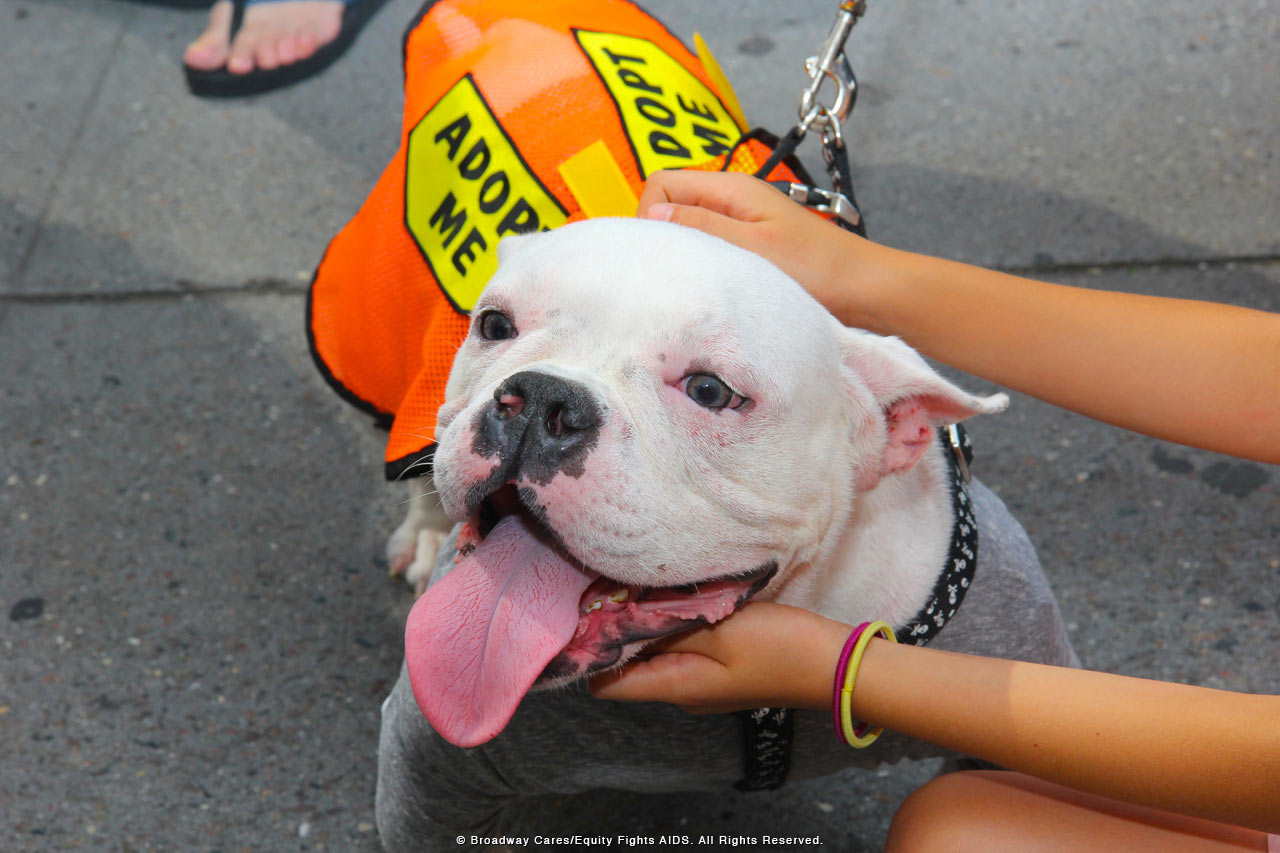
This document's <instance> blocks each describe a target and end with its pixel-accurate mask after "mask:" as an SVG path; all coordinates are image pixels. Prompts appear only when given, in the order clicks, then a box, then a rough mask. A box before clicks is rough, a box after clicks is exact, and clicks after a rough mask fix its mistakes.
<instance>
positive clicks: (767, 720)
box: [733, 424, 978, 791]
mask: <svg viewBox="0 0 1280 853" xmlns="http://www.w3.org/2000/svg"><path fill="white" fill-rule="evenodd" d="M941 439H942V446H943V448H944V449H945V452H946V455H947V460H948V462H949V464H948V465H947V470H948V471H950V473H951V477H950V480H951V507H952V511H953V514H954V516H955V522H954V523H953V524H952V526H951V549H950V552H949V553H948V554H947V560H946V563H945V564H944V565H943V568H942V573H941V574H940V575H939V576H938V582H937V583H936V584H934V587H933V592H932V593H930V595H929V600H928V601H926V602H925V604H924V607H922V608H920V612H919V613H917V614H916V615H915V616H913V617H912V618H911V619H909V620H908V621H907V623H906V624H905V625H903V626H901V627H896V626H895V629H894V630H895V633H896V634H897V635H898V639H899V641H900V642H903V643H907V642H909V643H913V644H915V645H917V646H923V645H924V644H926V643H928V642H929V641H930V640H932V639H933V638H934V637H936V636H937V635H938V632H939V631H941V630H942V627H943V626H944V625H946V624H947V620H949V619H950V618H951V617H952V616H955V615H956V611H957V610H959V609H960V603H961V602H962V601H964V595H965V593H966V592H968V591H969V585H970V584H971V583H973V573H974V571H975V570H976V569H977V568H978V523H977V520H976V519H974V517H973V502H972V501H971V500H970V499H969V490H968V488H966V487H967V485H968V483H969V480H970V476H969V463H970V462H972V461H973V443H972V442H971V441H970V440H969V436H968V434H967V433H966V432H965V430H964V427H962V426H960V425H959V424H955V425H953V426H951V427H948V428H947V429H946V430H945V431H944V432H943V433H942V435H941ZM738 717H739V718H740V719H741V720H742V728H743V735H744V736H745V744H744V745H745V750H746V774H745V776H744V777H743V778H742V779H740V780H738V781H737V782H735V783H734V785H733V787H734V788H736V789H737V790H739V791H771V790H774V789H775V788H779V787H781V786H782V783H783V782H785V781H786V779H787V771H788V770H790V769H791V730H792V724H793V719H792V718H793V717H794V714H793V713H792V711H791V709H790V708H757V709H756V710H754V711H739V712H738Z"/></svg>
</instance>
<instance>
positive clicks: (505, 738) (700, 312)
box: [378, 220, 1074, 847]
mask: <svg viewBox="0 0 1280 853" xmlns="http://www.w3.org/2000/svg"><path fill="white" fill-rule="evenodd" d="M499 259H500V267H499V270H498V273H497V274H496V275H495V276H494V277H493V279H492V281H491V282H490V284H489V285H488V287H487V288H486V290H485V291H484V293H483V294H482V296H481V297H480V301H479V302H478V304H477V305H476V307H475V309H474V311H473V312H472V323H471V331H470V335H469V337H468V338H467V340H466V342H465V343H464V344H463V346H462V348H461V350H460V351H459V353H458V356H457V359H456V361H455V363H454V367H453V372H452V374H451V376H450V379H449V384H448V389H447V395H446V396H447V401H446V403H445V405H444V407H443V408H442V409H441V411H440V416H439V427H438V429H437V440H438V443H439V448H438V450H437V453H436V456H435V483H436V486H437V487H438V489H439V493H440V499H441V502H442V504H443V507H444V510H445V512H446V513H447V515H448V516H449V517H450V518H451V519H453V520H454V521H455V522H458V523H459V524H460V526H459V527H458V528H457V534H456V537H455V538H456V543H454V545H455V547H453V548H446V549H445V551H444V552H443V557H442V559H441V560H440V561H439V564H438V567H437V570H436V575H437V576H436V577H435V578H434V583H433V585H432V586H431V587H430V588H429V589H428V590H427V592H426V594H425V595H424V596H423V597H422V598H421V599H420V600H419V601H418V603H417V604H416V605H415V607H414V610H413V612H412V614H411V615H410V619H409V625H408V629H407V635H406V672H405V673H404V674H402V677H401V679H400V683H399V684H398V685H397V686H396V688H395V691H394V692H393V694H392V696H391V697H390V698H389V699H388V700H387V703H386V704H385V705H384V709H383V734H382V742H381V746H380V771H379V786H378V787H379V791H378V820H379V828H380V830H381V832H382V837H383V840H384V843H386V844H387V845H388V846H390V847H397V846H401V845H403V846H409V847H415V846H421V845H423V844H426V843H427V842H428V841H429V840H430V838H433V837H440V838H441V839H442V843H445V844H448V845H449V846H452V845H453V838H454V837H455V836H456V835H457V834H458V833H460V832H464V831H470V830H475V829H480V828H493V827H494V826H495V822H496V821H499V820H500V818H501V815H502V814H503V813H504V809H506V808H508V807H510V806H511V805H512V804H513V803H515V802H518V800H519V798H520V797H522V796H527V795H533V794H538V793H549V792H555V793H569V792H574V791H584V790H587V789H590V788H593V787H613V788H630V789H634V790H642V791H643V790H681V789H694V788H700V789H705V788H715V787H717V786H728V785H730V784H731V783H733V782H734V781H735V779H737V778H740V777H741V776H742V775H743V763H744V755H743V752H742V746H741V741H742V735H741V733H740V730H739V725H740V723H739V720H737V719H736V718H734V717H708V718H696V717H691V716H688V715H684V714H682V713H681V712H679V711H677V710H675V709H672V708H668V707H666V706H657V705H640V706H622V705H617V704H613V703H606V702H596V701H594V700H591V699H590V698H589V696H587V695H586V694H585V691H583V690H582V688H581V685H580V683H579V682H580V679H581V677H582V676H583V675H585V674H587V673H589V672H592V671H595V670H598V669H601V668H605V667H610V666H614V665H617V664H619V663H621V662H623V661H625V660H627V659H628V658H630V657H631V656H633V655H634V654H636V652H638V651H639V650H640V649H641V648H642V647H643V646H644V645H645V643H646V642H649V641H651V640H652V639H653V638H655V637H658V636H663V635H665V634H669V633H673V632H675V631H681V630H687V629H688V628H689V627H692V626H694V625H696V624H700V623H703V622H714V621H717V620H719V619H721V618H724V617H725V616H727V615H728V614H729V613H731V612H732V610H733V609H734V608H735V607H736V606H738V605H739V604H740V603H741V602H743V601H745V600H746V599H747V598H748V597H751V596H754V597H755V598H757V599H760V600H771V601H778V602H782V603H785V604H793V605H797V606H800V607H804V608H807V609H810V610H814V611H817V612H819V613H822V614H824V615H827V616H829V617H832V618H835V619H839V620H841V621H844V622H848V623H854V624H856V623H859V622H863V621H869V620H873V619H885V620H887V621H888V622H889V623H890V624H892V625H894V626H895V627H896V628H899V629H902V630H903V631H905V632H906V634H907V638H912V637H914V638H918V639H919V640H920V641H924V640H928V639H930V638H932V637H933V635H934V634H935V633H936V634H937V639H936V640H935V641H934V642H933V645H935V646H937V647H940V648H950V649H956V650H961V651H973V652H980V653H985V654H999V655H1001V656H1008V657H1021V658H1024V659H1029V660H1039V661H1044V662H1048V663H1057V664H1066V663H1072V662H1073V661H1074V655H1073V654H1072V652H1071V650H1070V646H1069V644H1068V643H1067V640H1066V635H1065V631H1064V629H1063V626H1062V623H1061V619H1060V616H1059V614H1058V611H1057V607H1056V605H1055V604H1054V602H1053V599H1052V595H1051V593H1050V592H1049V590H1048V586H1047V584H1046V582H1045V581H1044V578H1043V576H1042V575H1041V572H1040V567H1039V564H1038V562H1037V561H1036V558H1035V554H1034V551H1033V550H1032V549H1031V547H1030V545H1029V544H1028V543H1027V542H1026V539H1025V534H1024V533H1023V532H1022V530H1021V528H1020V527H1019V526H1018V525H1017V523H1016V522H1015V521H1013V519H1012V518H1011V517H1009V515H1008V513H1007V511H1006V510H1005V509H1004V507H1003V505H1002V504H1000V502H999V500H998V499H997V498H995V497H994V496H993V495H991V493H990V492H988V491H987V490H986V489H984V488H983V487H981V485H980V484H977V483H974V484H972V485H971V486H970V487H969V490H966V489H965V488H964V487H963V484H962V483H961V482H960V480H959V478H957V477H956V475H955V471H956V464H955V463H954V461H953V460H952V459H951V458H950V451H949V449H948V448H947V447H946V446H945V445H944V443H943V442H941V441H939V440H938V430H939V428H941V427H943V426H944V425H949V424H953V423H955V422H957V421H959V420H962V419H964V418H967V417H969V416H971V415H974V414H978V413H991V412H997V411H999V410H1001V409H1003V408H1004V407H1005V406H1006V404H1007V398H1006V397H1005V396H1004V395H1002V394H998V395H994V396H990V397H978V396H974V395H972V394H969V393H966V392H965V391H963V390H961V389H960V388H958V387H956V386H955V385H953V384H951V383H950V382H948V381H946V380H945V379H943V378H942V377H941V376H939V375H938V374H937V373H935V372H934V371H933V370H932V369H931V368H929V366H928V365H927V364H926V363H925V362H924V360H923V359H922V358H920V356H919V355H918V354H916V353H915V352H914V351H913V350H911V349H910V348H909V347H907V346H906V345H905V344H903V343H902V342H901V341H899V340H897V339H894V338H884V337H880V336H877V335H872V334H869V333H866V332H862V331H858V330H853V329H848V328H845V327H843V326H842V325H840V323H839V322H837V321H836V320H835V319H834V318H833V317H832V316H831V315H830V314H829V313H827V312H826V311H825V310H824V309H823V308H822V307H821V306H820V305H819V304H818V303H817V302H816V301H814V300H813V299H812V298H811V297H810V296H809V295H808V294H807V293H806V292H805V291H804V290H803V289H802V288H801V287H800V286H799V285H798V284H796V283H795V282H794V281H792V280H791V279H790V278H788V277H787V276H786V275H784V274H783V273H782V272H781V271H779V270H778V269H777V268H775V267H773V266H772V265H771V264H769V263H767V262H766V261H764V260H762V259H761V258H759V257H757V256H755V255H753V254H751V253H749V252H746V251H743V250H741V249H738V248H736V247H734V246H731V245H729V244H727V243H724V242H722V241H720V240H717V239H715V238H713V237H710V236H707V235H705V234H702V233H699V232H696V231H692V230H689V229H685V228H681V227H679V226H674V225H669V224H663V223H655V222H649V221H639V220H593V221H588V222H582V223H578V224H574V225H569V226H566V227H563V228H561V229H558V230H556V231H553V232H550V233H545V234H538V235H532V236H525V237H519V238H509V239H507V240H506V241H504V242H503V243H502V245H501V247H500V249H499ZM975 515H976V524H975ZM421 523H422V516H421V513H417V516H416V520H415V514H414V513H411V517H410V520H409V521H408V522H407V523H406V524H407V528H402V530H401V531H399V532H398V534H397V535H398V536H400V537H401V539H402V540H404V539H406V537H407V538H412V537H413V535H414V527H415V525H420V524H421ZM979 530H980V531H981V537H982V538H981V549H980V550H978V547H977V544H978V543H977V539H976V537H977V535H978V531H979ZM455 551H456V556H455ZM418 556H419V560H421V557H422V555H418ZM975 559H976V561H977V565H976V570H975V565H974V562H975ZM948 620H949V621H948ZM944 624H945V629H943V630H941V631H940V632H939V629H940V628H942V626H943V625H944ZM907 638H904V639H907ZM565 684H574V685H575V686H573V687H571V688H570V689H568V690H557V691H539V690H538V688H541V687H546V686H554V685H565ZM531 688H532V689H533V691H534V692H532V693H529V695H527V696H526V693H527V692H528V691H530V689H531ZM437 733H438V734H437ZM441 736H443V738H442V737H441ZM446 740H447V741H448V742H446ZM620 743H622V744H627V745H628V746H627V748H626V749H625V750H621V751H619V750H618V749H617V748H616V745H617V744H620ZM460 747H466V748H468V749H463V748H460ZM926 754H936V751H935V750H931V748H929V747H928V746H927V745H924V744H920V743H919V742H916V741H911V740H909V739H906V738H896V737H894V736H892V735H888V736H886V737H885V738H882V740H881V742H880V743H879V744H877V746H876V747H873V748H872V749H870V750H867V751H865V752H863V753H856V752H855V751H853V750H849V749H847V748H841V747H840V746H839V745H838V744H837V743H836V741H835V740H834V736H833V735H832V734H831V732H830V722H829V718H828V717H825V716H824V715H821V714H808V713H800V714H797V715H796V722H795V733H794V753H793V755H792V757H791V760H790V765H791V770H790V773H791V776H792V777H793V778H794V777H797V776H805V775H814V774H817V773H827V772H832V771H834V770H836V769H839V768H841V767H843V766H848V765H850V764H853V763H855V759H858V760H860V761H861V762H862V763H863V764H867V763H870V764H874V763H876V762H877V761H879V760H882V759H896V758H898V757H900V756H903V755H912V756H922V755H926ZM478 755H483V756H484V758H483V760H477V756H478ZM745 760H746V761H748V762H749V761H750V760H751V759H750V758H746V759H745Z"/></svg>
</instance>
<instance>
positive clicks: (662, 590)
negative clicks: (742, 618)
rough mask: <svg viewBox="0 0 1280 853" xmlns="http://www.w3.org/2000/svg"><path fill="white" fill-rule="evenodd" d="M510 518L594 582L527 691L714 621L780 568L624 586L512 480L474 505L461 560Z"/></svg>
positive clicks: (606, 665)
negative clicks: (577, 551)
mask: <svg viewBox="0 0 1280 853" xmlns="http://www.w3.org/2000/svg"><path fill="white" fill-rule="evenodd" d="M509 515H520V516H521V517H522V519H523V521H524V524H525V525H526V526H527V527H528V528H530V529H532V530H534V531H535V535H537V536H538V537H539V538H540V539H542V540H543V542H544V543H545V544H547V545H548V546H549V547H551V548H552V549H554V550H555V551H557V552H558V553H559V554H560V555H561V556H562V557H563V558H564V559H565V560H566V561H567V562H569V563H571V564H572V565H574V566H576V567H577V568H578V569H580V570H581V571H582V572H584V573H585V574H586V575H588V576H589V577H593V578H594V580H593V581H592V582H591V583H590V585H589V586H588V587H587V588H586V590H585V592H583V593H582V596H581V599H580V600H579V603H578V622H577V627H576V628H575V630H574V633H573V637H572V639H570V640H569V642H568V643H567V644H566V645H565V646H564V648H563V649H561V650H560V652H559V653H558V654H556V656H555V657H553V658H552V659H551V660H550V661H549V662H548V663H547V665H546V666H545V667H544V669H543V670H542V673H541V674H540V675H539V676H538V678H537V680H536V681H535V682H534V684H533V687H532V689H533V690H545V689H550V688H555V687H562V686H564V685H567V684H570V683H572V682H574V681H577V680H578V679H581V678H584V677H586V676H588V675H590V674H592V673H595V672H600V671H602V670H606V669H611V668H616V667H619V666H621V665H622V664H624V663H626V661H628V660H630V659H631V658H633V657H635V656H636V655H637V654H639V653H640V651H641V650H642V649H643V648H645V647H646V646H648V645H650V644H651V643H653V642H654V641H656V640H659V639H662V638H663V637H668V636H671V635H673V634H679V633H682V632H684V631H689V630H692V629H694V628H697V627H699V626H702V625H709V624H714V623H716V622H719V621H720V620H722V619H724V618H725V617H727V616H729V615H730V614H731V613H733V612H734V611H735V610H737V609H738V608H739V607H741V606H742V605H743V604H744V603H746V602H747V601H748V600H749V599H751V597H752V596H754V595H755V594H756V593H758V592H759V591H760V590H762V589H764V587H765V586H766V585H767V584H768V583H769V581H770V580H772V578H773V576H774V574H775V573H776V572H777V569H778V566H777V563H773V562H770V563H766V564H763V565H759V566H755V567H752V568H750V569H748V570H746V571H742V572H739V573H734V574H730V575H726V576H721V577H716V578H711V579H709V580H706V581H702V582H700V583H696V584H685V585H682V586H667V587H663V586H639V585H634V584H627V583H623V582H621V581H618V580H615V579H613V578H610V577H608V576H607V575H606V574H605V573H603V572H601V571H600V570H598V569H596V568H594V567H592V566H589V565H587V564H585V563H584V562H583V561H582V560H579V559H578V558H577V557H576V556H575V555H573V554H572V553H570V552H569V550H568V549H567V548H566V547H565V546H564V544H563V542H562V540H561V538H560V536H559V535H557V533H556V531H555V530H554V529H553V528H552V527H551V526H550V525H549V524H548V523H547V521H546V518H545V513H544V512H542V511H541V510H540V508H538V507H537V505H536V504H534V503H533V501H532V497H531V495H529V494H528V493H525V494H522V493H521V492H520V491H519V490H518V489H517V488H516V487H515V485H514V484H510V483H509V484H506V485H504V486H502V487H501V488H499V489H497V490H496V491H494V492H492V493H490V494H489V495H487V496H486V497H485V498H484V499H483V500H481V501H480V502H479V503H478V505H477V507H476V511H475V512H474V513H473V514H472V518H471V521H470V522H469V527H470V531H469V535H467V536H463V537H460V540H461V541H460V544H459V554H460V556H461V557H466V556H467V555H469V554H471V553H472V552H474V551H475V550H476V549H477V548H478V547H481V543H482V542H483V541H484V538H485V537H486V536H487V535H488V533H489V532H490V531H491V530H492V529H493V528H494V527H495V526H496V525H497V524H498V522H499V521H500V520H501V519H503V518H505V517H507V516H509Z"/></svg>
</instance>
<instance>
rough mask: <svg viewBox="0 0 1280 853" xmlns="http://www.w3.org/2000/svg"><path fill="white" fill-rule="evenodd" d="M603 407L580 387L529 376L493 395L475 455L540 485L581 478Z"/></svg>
mask: <svg viewBox="0 0 1280 853" xmlns="http://www.w3.org/2000/svg"><path fill="white" fill-rule="evenodd" d="M601 420H602V418H601V412H600V406H599V405H598V404H597V403H596V401H595V398H594V397H593V396H592V394H591V392H590V391H589V390H587V388H586V386H584V385H582V384H581V383H579V382H574V381H572V380H569V379H564V378H562V377H559V376H553V375H551V374H549V373H541V372H539V371H535V370H523V371H521V372H519V373H515V374H512V375H511V376H509V377H507V378H506V379H505V380H504V381H503V382H502V383H501V384H500V385H499V386H498V387H497V388H495V389H494V392H493V405H492V406H491V407H486V410H485V411H484V413H483V414H482V422H481V423H480V424H479V427H480V429H479V430H477V434H476V447H475V450H476V452H477V453H479V454H480V455H482V456H491V455H493V454H494V453H496V454H497V455H498V456H499V457H501V458H502V459H503V461H504V462H506V463H507V464H508V465H510V466H511V467H512V468H513V469H515V470H513V471H512V473H513V474H514V473H516V471H518V472H519V473H520V474H522V475H523V476H525V477H527V478H529V479H531V480H533V481H534V482H538V483H545V482H548V481H550V479H551V478H552V477H553V476H555V474H556V473H558V472H561V471H563V472H564V473H566V474H569V475H570V476H575V477H576V476H581V474H582V463H583V460H584V459H585V458H586V455H587V453H589V452H590V450H591V448H593V447H594V446H595V444H596V439H597V437H598V435H599V431H600V422H601Z"/></svg>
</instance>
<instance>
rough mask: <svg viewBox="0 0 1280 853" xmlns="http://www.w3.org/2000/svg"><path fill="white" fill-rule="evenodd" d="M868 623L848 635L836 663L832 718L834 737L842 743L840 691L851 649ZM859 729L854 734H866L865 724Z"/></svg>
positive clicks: (856, 643)
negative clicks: (834, 726) (834, 730)
mask: <svg viewBox="0 0 1280 853" xmlns="http://www.w3.org/2000/svg"><path fill="white" fill-rule="evenodd" d="M870 624H871V623H870V622H863V623H862V624H861V625H859V626H858V627H857V628H854V629H853V633H852V634H850V635H849V639H847V640H845V641H844V649H842V650H841V652H840V660H839V661H838V662H837V663H836V680H835V687H834V688H833V689H832V691H831V696H832V698H831V705H832V709H833V710H832V716H833V717H834V718H835V724H836V737H838V738H840V740H841V741H842V742H843V741H844V725H843V724H842V723H841V721H840V689H841V688H842V687H844V677H845V670H846V669H847V668H848V666H849V658H850V657H852V656H853V647H854V646H856V645H858V638H859V637H861V636H862V632H863V631H865V630H867V626H868V625H870ZM859 728H861V729H862V731H861V732H859V731H857V729H855V730H854V731H855V733H856V734H857V735H858V736H859V737H861V736H862V735H863V734H865V733H866V729H867V726H866V723H862V724H861V725H860V726H859Z"/></svg>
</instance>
